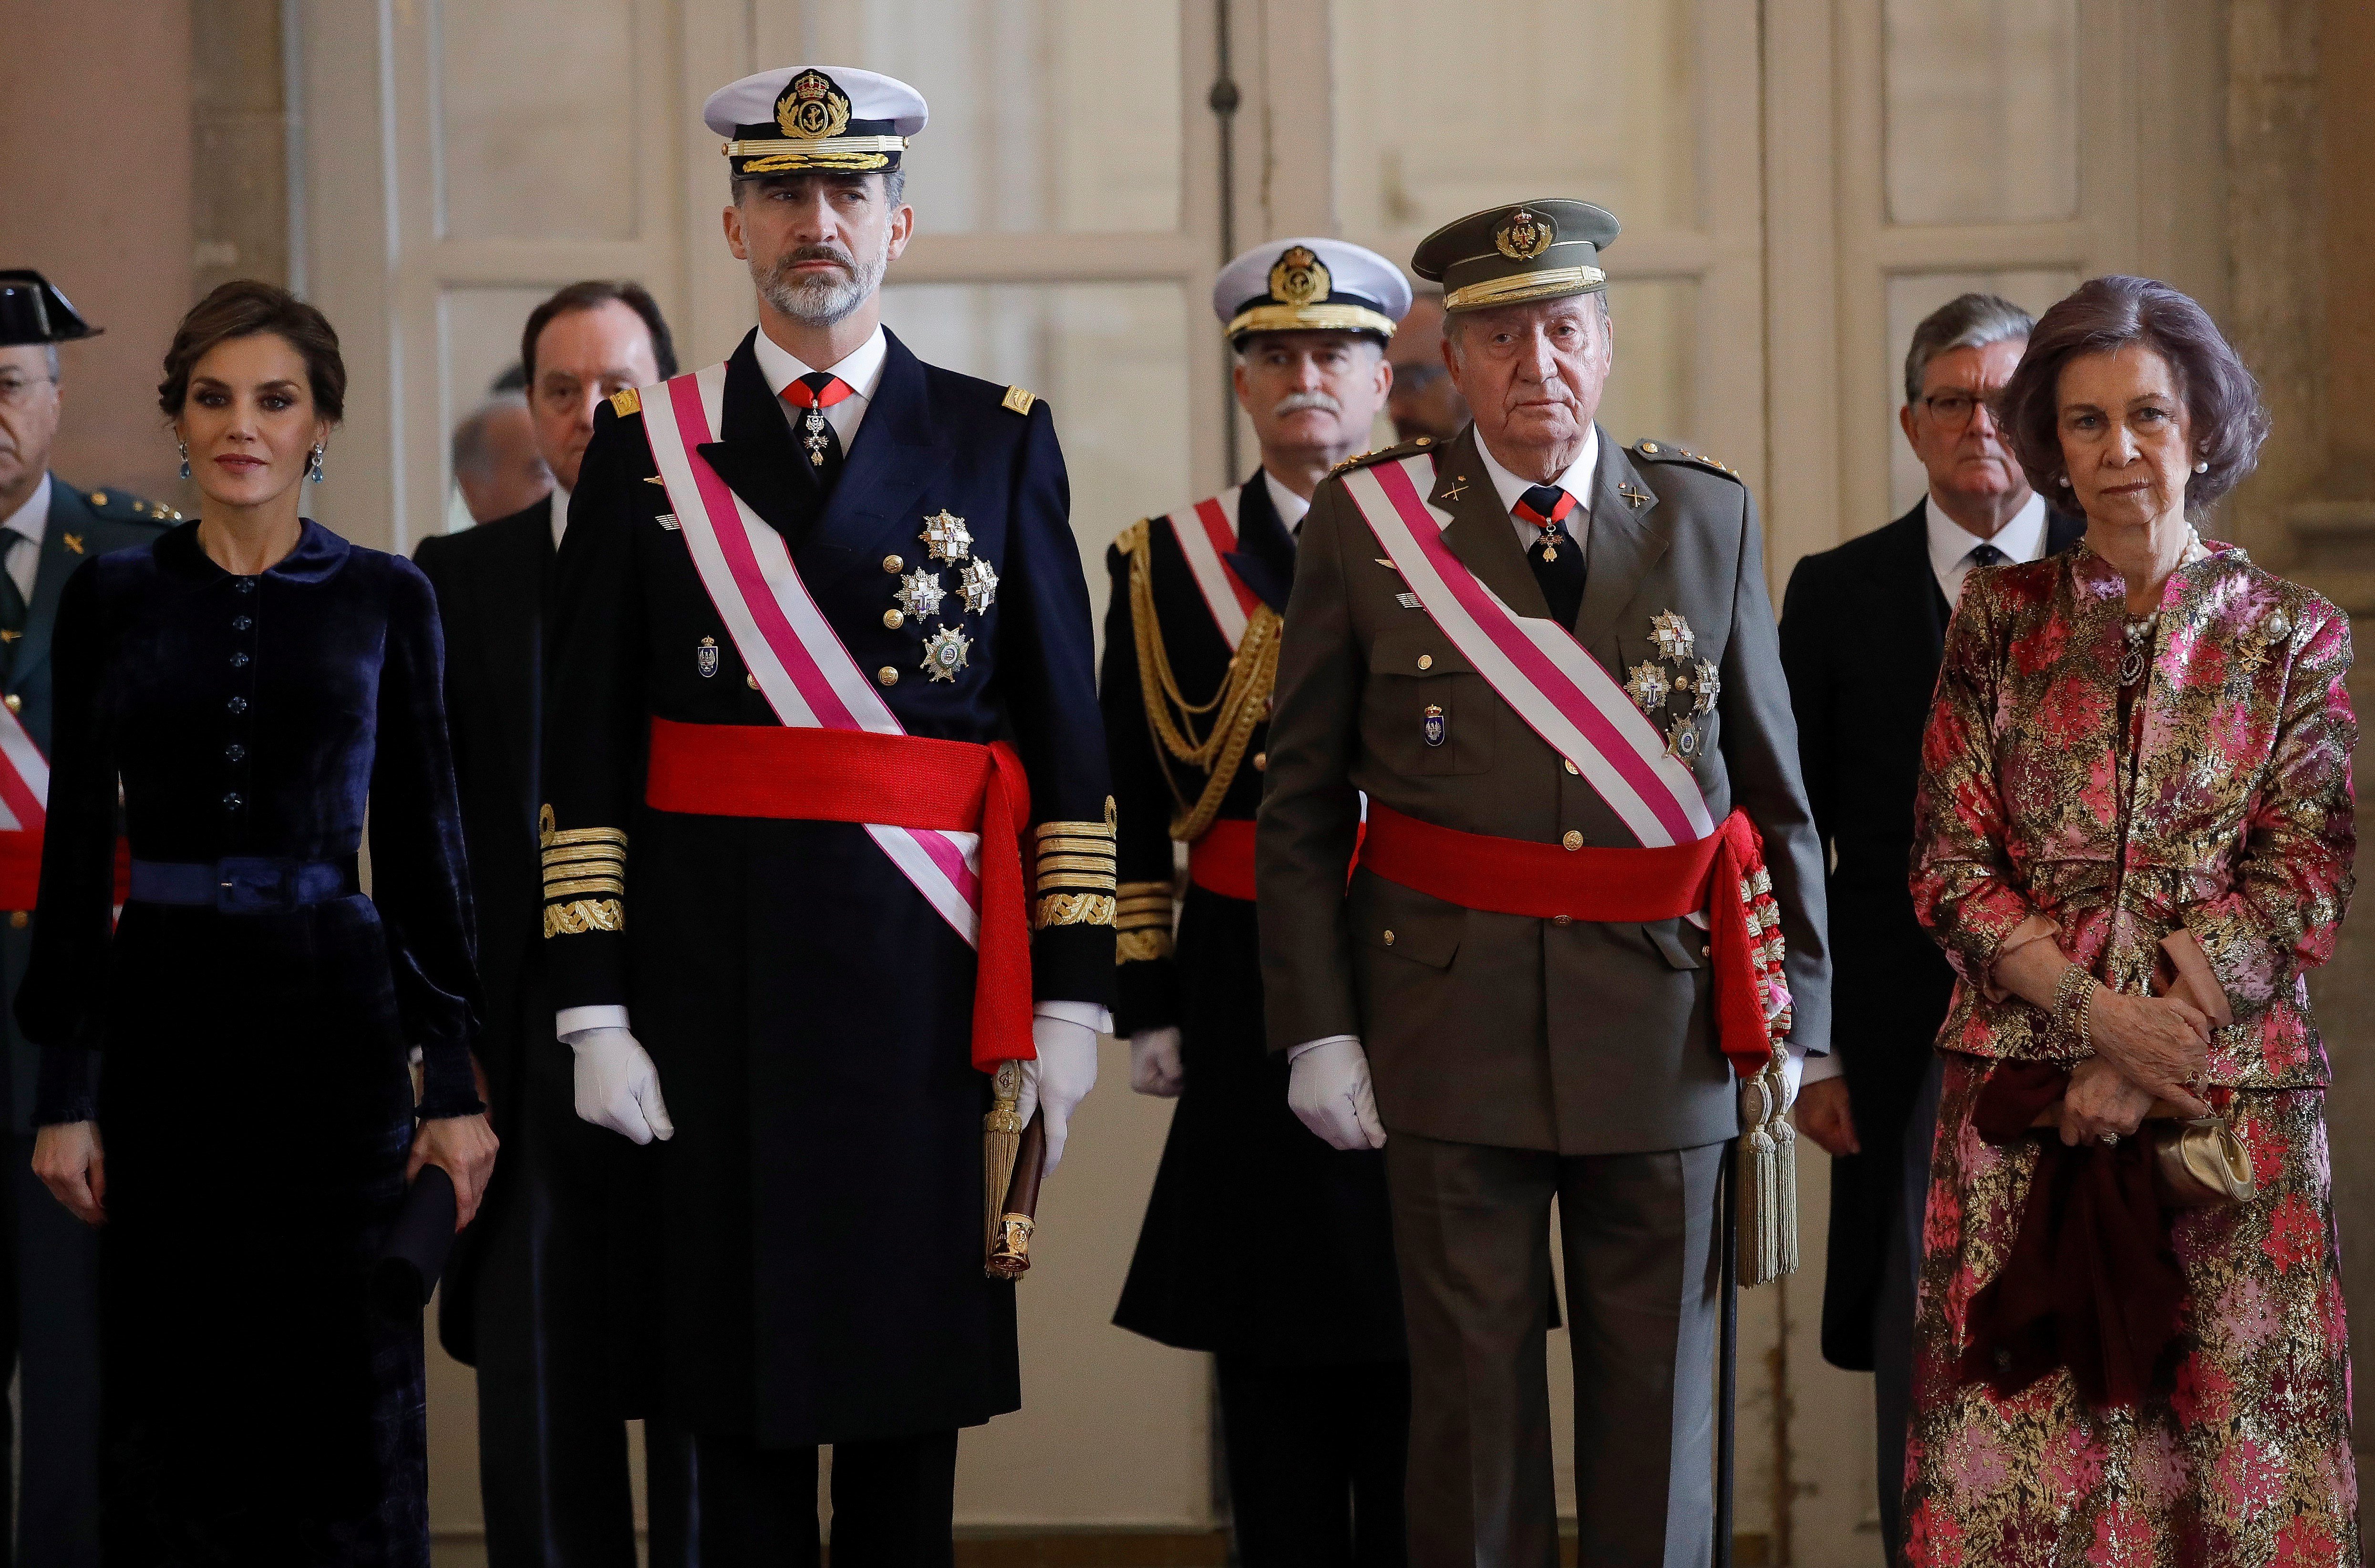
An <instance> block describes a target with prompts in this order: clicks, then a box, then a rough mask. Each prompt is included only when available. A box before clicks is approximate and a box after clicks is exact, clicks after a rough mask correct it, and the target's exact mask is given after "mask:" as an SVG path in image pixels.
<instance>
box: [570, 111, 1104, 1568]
mask: <svg viewBox="0 0 2375 1568" xmlns="http://www.w3.org/2000/svg"><path fill="white" fill-rule="evenodd" d="M704 117H705V119H706V121H707V124H708V125H709V127H710V129H711V130H713V131H715V132H716V133H717V134H718V135H719V136H722V137H724V138H725V143H724V151H725V154H726V157H727V171H728V173H729V177H730V179H731V188H732V193H733V200H732V205H730V206H727V208H726V211H725V230H726V241H727V246H728V248H729V249H730V250H731V251H732V252H733V253H734V254H735V256H736V257H738V259H741V260H743V261H744V262H746V263H747V264H748V265H749V266H750V274H751V279H752V281H753V283H754V284H755V285H756V289H757V293H758V309H759V326H758V328H757V330H755V331H753V332H752V333H750V335H749V336H746V337H744V338H743V340H742V343H741V345H740V347H738V348H736V349H735V351H734V353H733V354H732V355H731V357H729V358H728V359H727V360H726V361H725V362H724V363H723V364H717V365H712V366H709V367H708V368H707V369H704V370H701V371H695V372H693V373H691V374H689V375H683V376H678V377H674V378H671V379H669V380H667V381H664V382H661V383H656V384H654V385H652V386H648V387H644V388H643V389H642V390H641V391H640V392H639V393H638V392H621V393H620V394H618V395H616V396H615V397H613V398H611V399H610V400H609V404H608V405H607V406H606V407H604V408H602V409H601V410H600V411H599V413H598V415H597V420H596V424H595V428H594V435H593V439H592V442H591V444H590V445H589V446H588V447H587V449H586V452H585V459H584V462H583V464H582V465H581V466H580V468H579V473H578V482H577V486H576V489H574V491H573V493H572V496H571V500H570V522H569V532H568V536H567V537H566V539H565V540H564V541H563V544H562V547H561V560H560V582H559V588H558V593H557V595H556V603H555V622H556V626H555V641H554V643H553V647H552V654H551V667H552V670H553V677H552V686H551V692H550V697H549V702H548V707H547V713H546V737H547V739H546V746H545V764H544V772H543V778H544V790H545V796H544V798H545V800H546V802H547V803H548V805H547V808H546V814H545V817H544V822H543V832H542V840H543V847H544V878H545V887H544V891H545V908H544V931H545V936H546V937H547V941H546V948H547V949H548V953H549V965H550V973H551V984H552V993H553V1001H554V1004H555V1006H556V1008H557V1009H558V1017H557V1019H556V1020H555V1022H556V1029H557V1032H559V1033H560V1034H561V1037H562V1038H564V1039H565V1040H567V1041H568V1042H569V1043H570V1044H571V1046H572V1047H573V1049H574V1051H575V1054H576V1103H577V1110H578V1114H580V1115H582V1116H584V1117H585V1119H587V1120H588V1121H593V1122H597V1123H599V1124H601V1125H603V1126H609V1127H611V1128H613V1129H615V1130H617V1131H619V1132H620V1133H622V1134H624V1135H626V1136H627V1137H629V1138H632V1139H633V1140H635V1141H636V1142H638V1143H650V1142H652V1141H654V1140H657V1141H658V1147H656V1148H654V1149H648V1150H647V1151H646V1154H647V1157H648V1158H649V1159H650V1160H651V1161H652V1163H653V1166H654V1168H655V1169H654V1173H655V1175H656V1181H657V1187H658V1192H659V1205H660V1208H661V1211H662V1212H661V1216H660V1220H661V1222H660V1223H659V1224H658V1225H656V1226H655V1227H654V1228H653V1231H652V1233H651V1235H650V1237H649V1238H648V1240H647V1242H646V1243H645V1246H646V1254H647V1255H646V1257H645V1259H644V1261H645V1264H646V1265H647V1267H646V1268H645V1269H644V1277H645V1278H646V1279H648V1280H649V1282H650V1283H651V1285H652V1286H653V1287H654V1290H655V1292H656V1301H655V1303H654V1308H653V1310H654V1311H655V1312H656V1335H655V1336H654V1342H653V1347H652V1351H651V1354H650V1355H649V1356H648V1357H647V1358H646V1365H647V1368H648V1371H649V1373H650V1382H651V1384H652V1385H653V1387H654V1388H655V1389H656V1394H654V1395H653V1396H652V1397H650V1398H648V1399H647V1401H646V1404H647V1408H649V1409H653V1410H654V1412H655V1413H656V1414H659V1415H663V1416H665V1417H667V1418H668V1421H669V1422H671V1423H672V1424H673V1425H674V1426H675V1427H677V1428H679V1429H681V1430H684V1431H688V1432H691V1445H692V1450H693V1452H692V1454H691V1474H692V1476H693V1478H694V1479H693V1481H692V1486H693V1492H694V1495H693V1498H692V1506H693V1510H694V1513H695V1517H696V1519H697V1521H698V1524H697V1530H698V1540H699V1545H700V1550H701V1558H702V1561H703V1562H706V1563H720V1564H736V1563H743V1562H762V1561H763V1562H771V1563H772V1562H814V1561H815V1560H816V1558H815V1553H816V1550H817V1531H816V1515H815V1512H814V1503H815V1497H816V1489H815V1476H816V1449H817V1447H818V1445H820V1444H831V1445H833V1561H834V1562H837V1563H844V1564H861V1565H865V1564H911V1563H912V1564H917V1565H921V1564H926V1563H932V1562H939V1563H946V1562H948V1560H949V1550H950V1546H949V1541H950V1515H951V1508H952V1505H953V1491H954V1484H955V1483H954V1474H955V1463H956V1447H957V1430H958V1429H959V1428H960V1427H964V1426H972V1425H977V1424H979V1423H981V1422H983V1421H987V1420H989V1419H990V1418H991V1417H992V1416H995V1415H998V1414H999V1413H1000V1412H1003V1411H1007V1410H1011V1409H1015V1408H1016V1407H1017V1406H1018V1404H1019V1403H1020V1402H1021V1392H1020V1386H1019V1374H1018V1370H1017V1364H1016V1350H1015V1330H1014V1294H1013V1292H1014V1286H1013V1285H1012V1284H1011V1283H1010V1282H1009V1281H1007V1280H1003V1279H991V1278H988V1277H987V1274H986V1272H985V1263H986V1259H987V1243H988V1232H989V1229H990V1225H989V1221H990V1220H993V1219H1002V1216H1000V1215H998V1212H997V1210H996V1209H994V1208H987V1209H986V1206H987V1205H994V1204H998V1203H1000V1202H1002V1200H1003V1198H1004V1197H1005V1196H1006V1194H1005V1191H1004V1187H1003V1185H1002V1177H1003V1175H1004V1172H1003V1171H1002V1170H1000V1169H998V1167H997V1166H996V1164H995V1161H998V1160H999V1159H1001V1158H1003V1159H1005V1160H1007V1161H1011V1159H1012V1158H1013V1155H1012V1149H1013V1142H1012V1139H1013V1137H1014V1134H1015V1132H1016V1130H1018V1129H1020V1128H1022V1126H1024V1124H1027V1123H1028V1121H1029V1119H1030V1118H1031V1117H1032V1115H1033V1114H1034V1112H1035V1114H1037V1116H1038V1117H1039V1120H1040V1125H1041V1126H1042V1128H1043V1129H1044V1131H1045V1134H1046V1158H1045V1161H1044V1165H1043V1168H1044V1169H1052V1168H1053V1167H1054V1165H1055V1162H1056V1159H1057V1157H1058V1155H1059V1154H1060V1152H1061V1150H1062V1148H1063V1142H1064V1133H1065V1128H1066V1120H1067V1117H1068V1115H1069V1112H1070V1111H1071V1109H1072V1107H1073V1106H1074V1105H1075V1104H1076V1103H1078V1102H1079V1101H1080V1099H1081V1097H1082V1095H1084V1094H1085V1093H1086V1092H1087V1091H1088V1089H1089V1087H1090V1085H1091V1084H1092V1083H1093V1081H1094V1079H1095V1071H1096V1043H1097V1035H1098V1033H1099V1032H1100V1031H1101V1030H1103V1029H1104V1028H1105V1027H1106V1026H1107V1025H1108V1023H1109V1021H1110V1020H1109V1015H1108V1013H1107V1010H1106V1009H1107V1006H1108V998H1109V995H1110V992H1111V989H1112V986H1113V971H1114V943H1113V918H1114V882H1115V876H1114V828H1113V808H1112V800H1111V796H1110V795H1109V793H1108V791H1107V787H1106V765H1105V736H1104V729H1103V725H1101V723H1100V722H1099V718H1098V713H1097V706H1096V692H1095V685H1094V676H1095V671H1094V667H1093V651H1092V650H1093V629H1092V626H1091V623H1090V619H1089V601H1088V592H1087V585H1086V584H1085V583H1084V582H1083V581H1082V578H1081V566H1080V556H1079V552H1078V548H1077V547H1076V546H1075V544H1074V543H1073V539H1072V533H1071V526H1070V518H1069V494H1068V491H1067V488H1066V480H1065V475H1064V461H1063V455H1062V454H1061V453H1060V452H1059V451H1058V447H1057V442H1056V430H1055V423H1054V420H1053V419H1052V418H1051V416H1050V414H1049V411H1048V408H1047V406H1046V403H1044V402H1043V401H1041V400H1040V399H1039V398H1037V397H1036V396H1034V395H1033V394H1032V393H1030V392H1028V391H1025V390H1024V389H1023V388H1022V387H1019V386H997V385H992V384H990V383H987V382H980V381H975V380H974V379H973V378H971V377H969V376H963V375H958V374H956V373H954V372H953V371H944V370H940V369H938V368H936V367H934V366H930V365H927V364H925V363H923V362H922V361H921V360H917V359H916V356H915V355H914V354H913V353H911V352H910V351H909V350H908V349H907V348H906V346H905V345H904V344H903V343H901V342H900V341H899V339H898V338H897V337H895V336H892V335H891V334H890V333H888V332H886V331H885V330H884V329H883V327H882V325H881V319H880V318H881V298H880V292H879V290H880V285H881V281H882V276H883V271H884V269H885V267H886V266H887V265H889V263H890V262H892V261H893V260H895V259H897V257H898V255H899V253H900V252H901V251H903V250H904V248H905V246H906V243H907V240H908V237H909V235H910V234H911V233H912V232H913V229H914V222H915V215H914V213H913V211H912V209H910V208H909V207H908V206H906V205H905V202H904V199H903V195H904V191H903V186H904V178H905V176H904V171H903V169H902V168H901V166H900V165H901V158H902V155H903V153H904V149H905V147H906V145H907V138H909V137H910V136H914V135H915V134H916V132H918V131H920V130H922V129H923V126H924V121H925V105H924V100H923V99H922V98H921V97H920V96H919V95H918V94H917V93H916V90H915V89H914V88H910V87H908V86H907V85H906V84H905V83H904V82H899V81H894V80H892V79H891V78H890V77H881V76H877V75H875V74H874V73H872V72H868V71H859V70H850V69H845V68H844V67H841V66H806V67H801V68H798V69H789V70H775V71H766V72H762V73H760V74H759V75H757V76H754V77H747V78H745V79H744V80H742V81H738V82H736V83H734V84H733V85H732V86H730V87H727V88H721V89H720V90H719V91H717V92H716V93H715V94H713V95H712V96H711V98H710V100H709V102H708V104H707V106H706V109H705V112H704ZM663 1090H665V1095H666V1098H665V1101H663V1098H662V1094H663ZM986 1123H987V1126H986ZM1024 1147H1028V1141H1027V1138H1026V1141H1025V1144H1024ZM998 1229H999V1232H1000V1235H1001V1237H1005V1236H1007V1235H1009V1234H1010V1231H1009V1228H1008V1227H1005V1226H1004V1225H1002V1224H1001V1225H1000V1226H999V1227H998ZM1003 1244H1004V1243H1003V1242H1001V1245H1003ZM1001 1261H1003V1259H1002V1260H1001Z"/></svg>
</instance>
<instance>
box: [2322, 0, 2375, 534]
mask: <svg viewBox="0 0 2375 1568" xmlns="http://www.w3.org/2000/svg"><path fill="white" fill-rule="evenodd" d="M2321 22H2322V36H2321V37H2320V39H2319V43H2318V54H2319V62H2318V70H2319V76H2320V77H2321V78H2322V81H2323V83H2324V88H2325V92H2324V100H2325V201H2326V225H2325V267H2326V271H2325V289H2326V294H2325V298H2326V311H2325V319H2326V345H2327V350H2328V353H2329V355H2330V361H2329V365H2328V370H2327V384H2326V395H2327V396H2328V398H2329V399H2331V405H2330V406H2331V407H2333V408H2334V410H2335V414H2334V418H2333V419H2331V420H2329V422H2328V425H2327V441H2328V445H2329V451H2330V453H2331V455H2332V466H2331V470H2330V473H2329V476H2328V481H2329V485H2330V488H2331V489H2333V491H2334V493H2335V494H2338V495H2347V496H2354V497H2358V498H2362V499H2375V419H2369V417H2368V411H2369V409H2375V6H2369V4H2367V0H2325V4H2324V14H2323V16H2322V18H2321Z"/></svg>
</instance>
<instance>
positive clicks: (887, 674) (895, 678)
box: [874, 665, 899, 686]
mask: <svg viewBox="0 0 2375 1568" xmlns="http://www.w3.org/2000/svg"><path fill="white" fill-rule="evenodd" d="M874 678H875V679H877V680H879V681H880V682H881V683H882V684H883V685H885V686H896V685H898V684H899V672H898V671H897V670H895V669H892V667H891V666H889V665H884V666H882V667H881V668H880V669H878V670H876V671H875V672H874Z"/></svg>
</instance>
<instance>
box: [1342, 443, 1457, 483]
mask: <svg viewBox="0 0 2375 1568" xmlns="http://www.w3.org/2000/svg"><path fill="white" fill-rule="evenodd" d="M1434 444H1435V438H1434V437H1433V436H1417V437H1414V438H1412V440H1410V441H1405V442H1396V443H1395V444H1394V445H1392V446H1380V447H1377V448H1376V449H1375V450H1373V451H1369V452H1362V453H1356V454H1353V456H1351V457H1347V458H1346V459H1344V461H1343V462H1341V463H1339V464H1337V465H1336V466H1334V467H1333V468H1330V469H1329V470H1328V477H1329V478H1331V479H1332V478H1334V477H1336V476H1337V475H1339V474H1342V473H1346V472H1349V471H1350V470H1352V469H1354V468H1365V467H1367V466H1370V465H1371V464H1373V463H1385V462H1389V461H1391V460H1393V459H1395V458H1399V457H1415V456H1417V455H1418V454H1420V453H1422V452H1424V451H1425V450H1426V449H1427V448H1428V447H1430V446H1433V445H1434Z"/></svg>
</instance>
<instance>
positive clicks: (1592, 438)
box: [1476, 424, 1600, 549]
mask: <svg viewBox="0 0 2375 1568" xmlns="http://www.w3.org/2000/svg"><path fill="white" fill-rule="evenodd" d="M1476 454H1477V456H1479V457H1481V458H1483V460H1484V477H1486V478H1488V479H1491V480H1492V481H1493V489H1494V490H1495V492H1496V493H1497V494H1498V495H1499V496H1500V498H1501V510H1502V512H1503V513H1507V516H1508V519H1509V526H1510V527H1511V528H1513V529H1515V530H1516V532H1517V536H1518V545H1519V546H1520V547H1522V548H1526V549H1531V548H1534V544H1535V541H1537V540H1539V539H1540V538H1541V537H1542V530H1541V529H1540V528H1537V527H1535V526H1534V525H1532V524H1530V523H1521V522H1519V521H1518V515H1517V513H1518V501H1521V500H1522V499H1524V497H1525V493H1526V491H1528V490H1529V489H1532V488H1533V484H1534V481H1533V480H1531V479H1521V478H1519V477H1518V476H1517V475H1515V474H1512V473H1511V472H1509V470H1507V468H1504V467H1503V466H1501V465H1500V463H1499V462H1498V461H1496V460H1495V458H1494V456H1493V450H1492V448H1490V447H1488V446H1486V445H1485V444H1484V438H1483V436H1481V435H1480V436H1478V437H1477V438H1476ZM1599 472H1600V427H1599V426H1598V425H1597V424H1595V425H1593V426H1592V427H1591V431H1590V433H1589V435H1586V436H1585V437H1584V438H1583V450H1582V451H1581V452H1579V453H1577V454H1576V458H1575V461H1574V462H1572V463H1570V464H1568V465H1567V466H1566V472H1565V473H1564V474H1561V475H1560V476H1559V477H1557V478H1555V479H1553V480H1552V481H1550V482H1551V483H1552V484H1554V485H1556V486H1557V487H1558V488H1559V489H1563V490H1565V491H1566V493H1567V494H1569V495H1571V496H1573V497H1575V510H1574V511H1572V512H1570V513H1567V514H1566V523H1565V524H1564V525H1563V526H1564V527H1565V528H1566V531H1567V534H1568V536H1570V537H1571V538H1573V539H1574V540H1575V542H1576V543H1577V544H1578V545H1588V544H1589V539H1588V537H1587V536H1588V533H1589V528H1590V525H1591V481H1592V479H1593V478H1594V477H1597V476H1598V474H1599Z"/></svg>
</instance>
